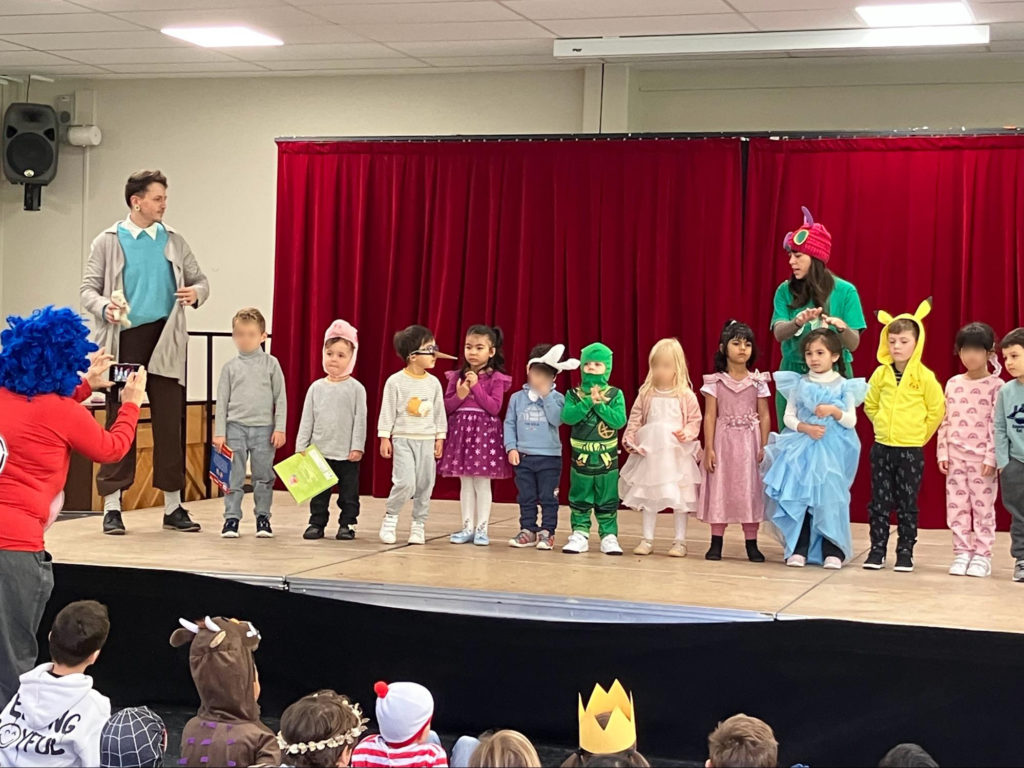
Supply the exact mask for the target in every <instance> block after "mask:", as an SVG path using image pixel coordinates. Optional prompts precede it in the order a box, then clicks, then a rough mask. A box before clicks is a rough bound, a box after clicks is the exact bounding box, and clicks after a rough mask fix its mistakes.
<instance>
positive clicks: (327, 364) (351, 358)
mask: <svg viewBox="0 0 1024 768" xmlns="http://www.w3.org/2000/svg"><path fill="white" fill-rule="evenodd" d="M358 353H359V333H358V331H356V329H355V328H353V327H352V326H351V325H349V324H348V323H346V322H345V321H344V320H335V321H334V322H333V323H331V327H330V328H328V329H327V332H326V333H325V334H324V361H323V362H324V373H326V374H327V375H328V376H329V377H331V378H332V379H342V378H344V377H345V376H349V375H350V374H351V373H352V370H353V369H354V368H355V367H356V355H357V354H358Z"/></svg>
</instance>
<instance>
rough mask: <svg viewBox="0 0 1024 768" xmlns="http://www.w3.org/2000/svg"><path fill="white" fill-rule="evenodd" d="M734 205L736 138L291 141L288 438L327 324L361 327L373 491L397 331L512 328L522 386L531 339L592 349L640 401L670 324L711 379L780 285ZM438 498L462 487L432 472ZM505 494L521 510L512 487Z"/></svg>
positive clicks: (277, 345)
mask: <svg viewBox="0 0 1024 768" xmlns="http://www.w3.org/2000/svg"><path fill="white" fill-rule="evenodd" d="M741 206H742V169H741V153H740V142H739V141H738V140H733V139H729V140H708V141H698V140H694V141H682V140H679V141H676V140H627V141H618V140H617V141H603V140H599V141H591V140H586V141H584V140H580V141H573V140H566V141H549V142H542V141H502V142H480V141H474V142H465V143H463V142H450V141H449V142H427V143H405V142H401V143H399V142H394V143H392V142H382V143H366V142H351V143H349V142H331V143H310V142H284V143H281V144H280V145H279V162H278V216H277V253H276V264H275V289H274V328H273V331H274V345H273V346H274V354H275V355H276V356H277V357H278V358H279V359H280V361H281V365H282V367H283V369H284V374H285V378H286V380H287V382H288V401H289V408H290V411H291V413H292V414H293V415H292V417H291V418H290V419H289V439H290V441H293V440H294V436H295V431H296V427H297V424H298V417H299V412H300V410H301V408H302V402H303V397H304V394H305V390H306V388H307V387H308V386H309V384H310V382H312V381H313V380H314V379H315V378H317V377H319V376H321V375H322V369H321V361H320V356H321V351H320V350H321V347H322V339H323V333H324V330H325V329H326V328H327V326H328V324H329V323H330V322H331V320H333V319H334V318H335V317H343V318H345V319H347V320H349V321H350V322H352V323H353V324H354V325H355V326H356V327H357V328H358V329H359V334H360V351H359V359H358V364H357V366H356V370H355V376H356V377H357V378H358V379H359V380H360V381H362V383H363V384H364V385H365V386H366V389H367V399H368V406H369V411H370V425H369V434H370V435H371V438H370V439H369V440H368V442H367V456H366V459H365V460H364V466H363V489H362V490H363V492H372V493H373V494H375V495H378V496H379V495H385V494H386V493H387V492H388V490H389V487H390V462H386V461H384V460H382V459H380V458H379V456H378V454H377V441H376V439H374V438H373V437H372V436H373V435H375V434H376V429H375V427H376V421H377V409H378V402H379V396H380V392H381V388H382V386H383V383H384V380H385V378H386V377H387V376H388V375H389V374H391V373H393V372H394V371H395V370H397V369H398V368H399V367H401V364H402V363H401V361H400V360H399V359H398V357H397V356H396V355H395V353H394V351H393V348H392V345H391V337H392V335H393V334H394V332H395V331H396V330H399V329H401V328H403V327H405V326H406V325H409V324H410V323H414V322H419V323H423V324H425V325H427V326H428V327H430V328H431V329H432V330H433V331H434V332H435V334H436V336H437V340H438V343H439V344H440V346H441V347H442V349H443V350H445V351H448V352H450V353H452V354H459V353H460V352H461V348H462V342H463V334H464V332H465V329H466V328H467V327H468V326H469V325H471V324H474V323H488V324H492V325H500V326H501V327H502V328H503V329H504V331H505V334H506V339H507V341H506V347H505V353H506V357H507V359H508V371H509V373H510V374H511V375H512V377H513V381H514V382H515V383H514V386H516V387H518V386H521V384H522V383H523V382H524V380H525V364H526V360H527V353H528V352H529V350H530V348H531V347H532V346H533V345H534V344H538V343H541V342H551V343H555V342H564V343H566V344H568V346H569V349H570V351H571V352H572V353H573V354H578V352H579V349H580V348H581V347H582V346H584V345H586V344H588V343H590V342H592V341H596V340H600V341H603V342H605V343H607V344H608V345H609V346H610V347H611V348H612V349H613V350H614V351H615V353H616V355H615V365H614V372H613V375H612V381H613V383H615V384H617V385H619V386H621V387H622V388H623V389H624V390H625V393H626V396H627V398H628V399H630V401H631V400H632V397H633V396H634V395H635V393H636V390H637V387H638V384H639V383H640V379H641V378H642V376H644V375H646V358H647V354H648V351H649V349H650V347H651V345H652V344H653V342H654V341H655V340H657V339H658V338H660V337H662V336H666V335H675V336H678V337H679V338H680V340H681V341H682V343H683V345H684V348H685V349H686V351H687V353H688V355H689V358H690V361H691V366H692V368H693V379H694V381H695V382H699V381H700V374H701V372H702V370H705V369H706V368H707V366H708V364H709V363H710V358H711V354H712V353H713V347H714V344H715V341H717V336H718V333H719V330H720V328H721V326H722V323H723V322H724V321H725V320H726V319H727V318H728V317H730V316H731V315H732V314H733V313H740V314H741V315H743V316H744V319H746V320H747V321H748V322H751V323H754V322H755V321H756V322H757V323H758V324H760V325H761V326H766V324H767V318H765V319H764V321H763V322H761V319H760V318H759V317H757V316H755V315H753V314H752V313H750V311H749V308H750V307H751V306H752V305H753V302H754V298H755V296H757V295H759V294H760V293H764V292H765V291H766V290H769V288H768V286H767V285H765V284H764V283H765V278H763V277H761V275H762V274H767V271H765V270H752V269H749V268H747V265H745V264H744V263H743V259H742V256H741V251H742V249H741V240H740V237H739V232H740V231H741ZM765 339H767V334H766V335H765ZM446 367H447V366H446V365H445V364H440V365H439V366H438V368H437V370H436V372H437V373H439V374H440V373H442V372H443V370H445V369H446ZM567 383H568V381H567V380H563V381H562V382H561V384H560V386H562V387H563V390H564V387H565V386H566V385H567ZM437 495H438V496H440V497H448V498H454V497H456V495H457V485H456V484H455V482H454V481H447V482H442V481H440V480H439V484H438V490H437ZM495 497H496V499H497V500H501V501H512V500H513V499H514V497H515V489H514V487H513V485H512V482H511V481H506V482H499V483H498V484H497V485H496V488H495Z"/></svg>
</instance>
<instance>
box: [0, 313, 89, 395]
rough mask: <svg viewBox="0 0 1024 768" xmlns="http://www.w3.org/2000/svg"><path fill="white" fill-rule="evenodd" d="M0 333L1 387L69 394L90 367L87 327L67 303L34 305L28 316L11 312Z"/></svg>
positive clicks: (28, 392) (24, 392)
mask: <svg viewBox="0 0 1024 768" xmlns="http://www.w3.org/2000/svg"><path fill="white" fill-rule="evenodd" d="M7 324H8V326H10V327H8V328H7V329H6V330H4V331H3V332H2V333H0V347H2V349H0V387H3V388H4V389H7V390H9V391H11V392H14V393H16V394H19V395H25V396H27V397H32V396H33V395H50V394H57V395H63V396H64V397H67V396H69V395H70V394H71V393H72V392H74V391H75V388H76V387H77V386H78V385H79V384H81V383H82V377H81V376H79V371H86V370H88V369H89V359H88V358H87V357H86V355H88V354H89V353H90V352H95V351H96V350H97V349H99V347H97V346H96V345H95V344H93V343H92V342H91V341H89V329H88V328H86V326H85V323H83V322H82V318H81V317H79V316H78V314H77V313H76V312H74V311H72V310H71V309H69V308H68V307H62V308H60V309H54V308H53V307H52V306H49V307H43V308H42V309H37V310H36V311H35V312H33V313H32V314H31V315H29V316H28V317H15V316H13V315H12V316H10V317H8V318H7Z"/></svg>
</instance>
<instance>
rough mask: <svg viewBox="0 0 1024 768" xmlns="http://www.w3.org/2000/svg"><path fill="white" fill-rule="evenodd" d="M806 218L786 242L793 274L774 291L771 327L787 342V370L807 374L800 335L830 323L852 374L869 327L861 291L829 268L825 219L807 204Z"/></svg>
mask: <svg viewBox="0 0 1024 768" xmlns="http://www.w3.org/2000/svg"><path fill="white" fill-rule="evenodd" d="M801 210H803V213H804V223H803V226H802V227H800V228H799V229H796V230H794V231H792V232H790V233H789V234H787V235H786V237H785V239H784V240H783V243H782V247H783V248H785V249H786V252H787V253H788V254H789V267H790V269H791V270H792V272H793V274H792V275H791V276H790V278H789V279H788V280H786V281H785V282H784V283H782V284H781V285H780V286H779V287H778V289H777V290H776V291H775V301H774V311H773V313H772V332H773V333H774V334H775V338H776V340H778V341H779V342H780V343H781V344H782V366H781V369H782V370H783V371H794V372H796V373H801V374H804V373H807V371H808V368H807V364H806V363H805V362H804V359H803V352H802V351H801V344H800V342H801V338H800V337H801V336H803V335H804V334H805V333H806V332H807V331H811V330H814V329H815V328H821V327H827V328H831V329H832V330H834V331H835V332H836V333H838V334H839V340H840V342H841V345H842V350H841V353H840V357H841V360H842V366H843V370H842V373H843V375H844V376H846V377H847V378H849V377H851V376H853V369H852V367H851V366H852V363H853V352H854V351H856V349H857V347H858V346H859V345H860V334H861V332H862V331H863V330H864V329H865V328H867V323H866V322H865V320H864V309H863V307H862V306H861V303H860V296H859V295H858V294H857V289H856V288H855V287H854V286H853V284H852V283H849V282H847V281H846V280H843V279H842V278H840V277H837V276H836V275H834V274H833V273H832V272H831V271H829V269H828V261H829V258H830V257H831V255H832V235H831V234H829V231H828V230H827V229H826V228H825V225H824V224H820V223H815V221H814V218H813V217H812V216H811V212H810V211H808V210H807V209H806V208H803V209H801ZM776 407H777V409H778V417H779V428H780V429H781V426H782V420H783V417H784V416H785V413H786V398H785V397H784V396H783V395H782V393H781V392H780V393H778V397H777V398H776Z"/></svg>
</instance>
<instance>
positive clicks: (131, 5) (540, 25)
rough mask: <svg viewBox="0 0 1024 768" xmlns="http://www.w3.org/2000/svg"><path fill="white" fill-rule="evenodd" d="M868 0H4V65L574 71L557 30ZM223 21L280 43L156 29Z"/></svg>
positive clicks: (723, 23) (77, 71)
mask: <svg viewBox="0 0 1024 768" xmlns="http://www.w3.org/2000/svg"><path fill="white" fill-rule="evenodd" d="M865 1H867V0H501V1H499V0H402V1H400V2H380V1H379V0H378V1H376V2H366V1H365V0H363V1H362V2H360V1H358V0H356V1H352V0H0V74H9V75H17V74H19V73H35V74H41V75H51V76H88V77H154V76H184V77H194V76H208V75H225V76H230V75H248V76H253V75H258V76H267V75H294V74H331V73H360V72H361V73H382V72H387V73H407V72H425V71H464V70H467V69H537V68H543V67H578V66H580V63H579V62H569V63H559V62H558V61H556V60H555V59H554V58H553V57H552V54H551V51H552V40H553V39H554V38H556V37H599V36H626V35H652V34H654V35H663V34H699V33H722V32H752V31H777V30H795V29H837V28H848V27H857V26H862V25H861V23H860V21H859V18H858V17H857V16H856V14H855V13H854V11H853V8H854V6H856V5H858V4H860V3H862V2H865ZM902 1H903V2H906V0H902ZM870 2H873V3H874V2H878V0H870ZM970 5H971V7H972V9H973V10H974V14H975V17H976V18H977V21H978V22H979V23H987V24H991V25H992V42H991V44H990V45H989V46H988V51H989V52H990V53H994V54H998V53H1005V52H1011V53H1012V52H1024V1H1020V0H1006V1H996V2H985V1H982V0H971V3H970ZM217 24H243V25H246V26H250V27H253V28H255V29H258V30H260V31H264V32H268V33H271V34H273V35H275V36H276V37H279V38H280V39H282V40H284V42H285V45H283V46H278V47H270V48H229V49H220V50H211V49H205V48H199V47H196V46H193V45H190V44H188V43H184V42H181V41H179V40H175V39H173V38H170V37H167V36H165V35H162V34H161V33H160V31H159V30H160V28H161V27H166V26H172V25H178V26H180V25H190V26H196V25H217ZM917 52H918V53H919V52H920V49H918V51H917Z"/></svg>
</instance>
